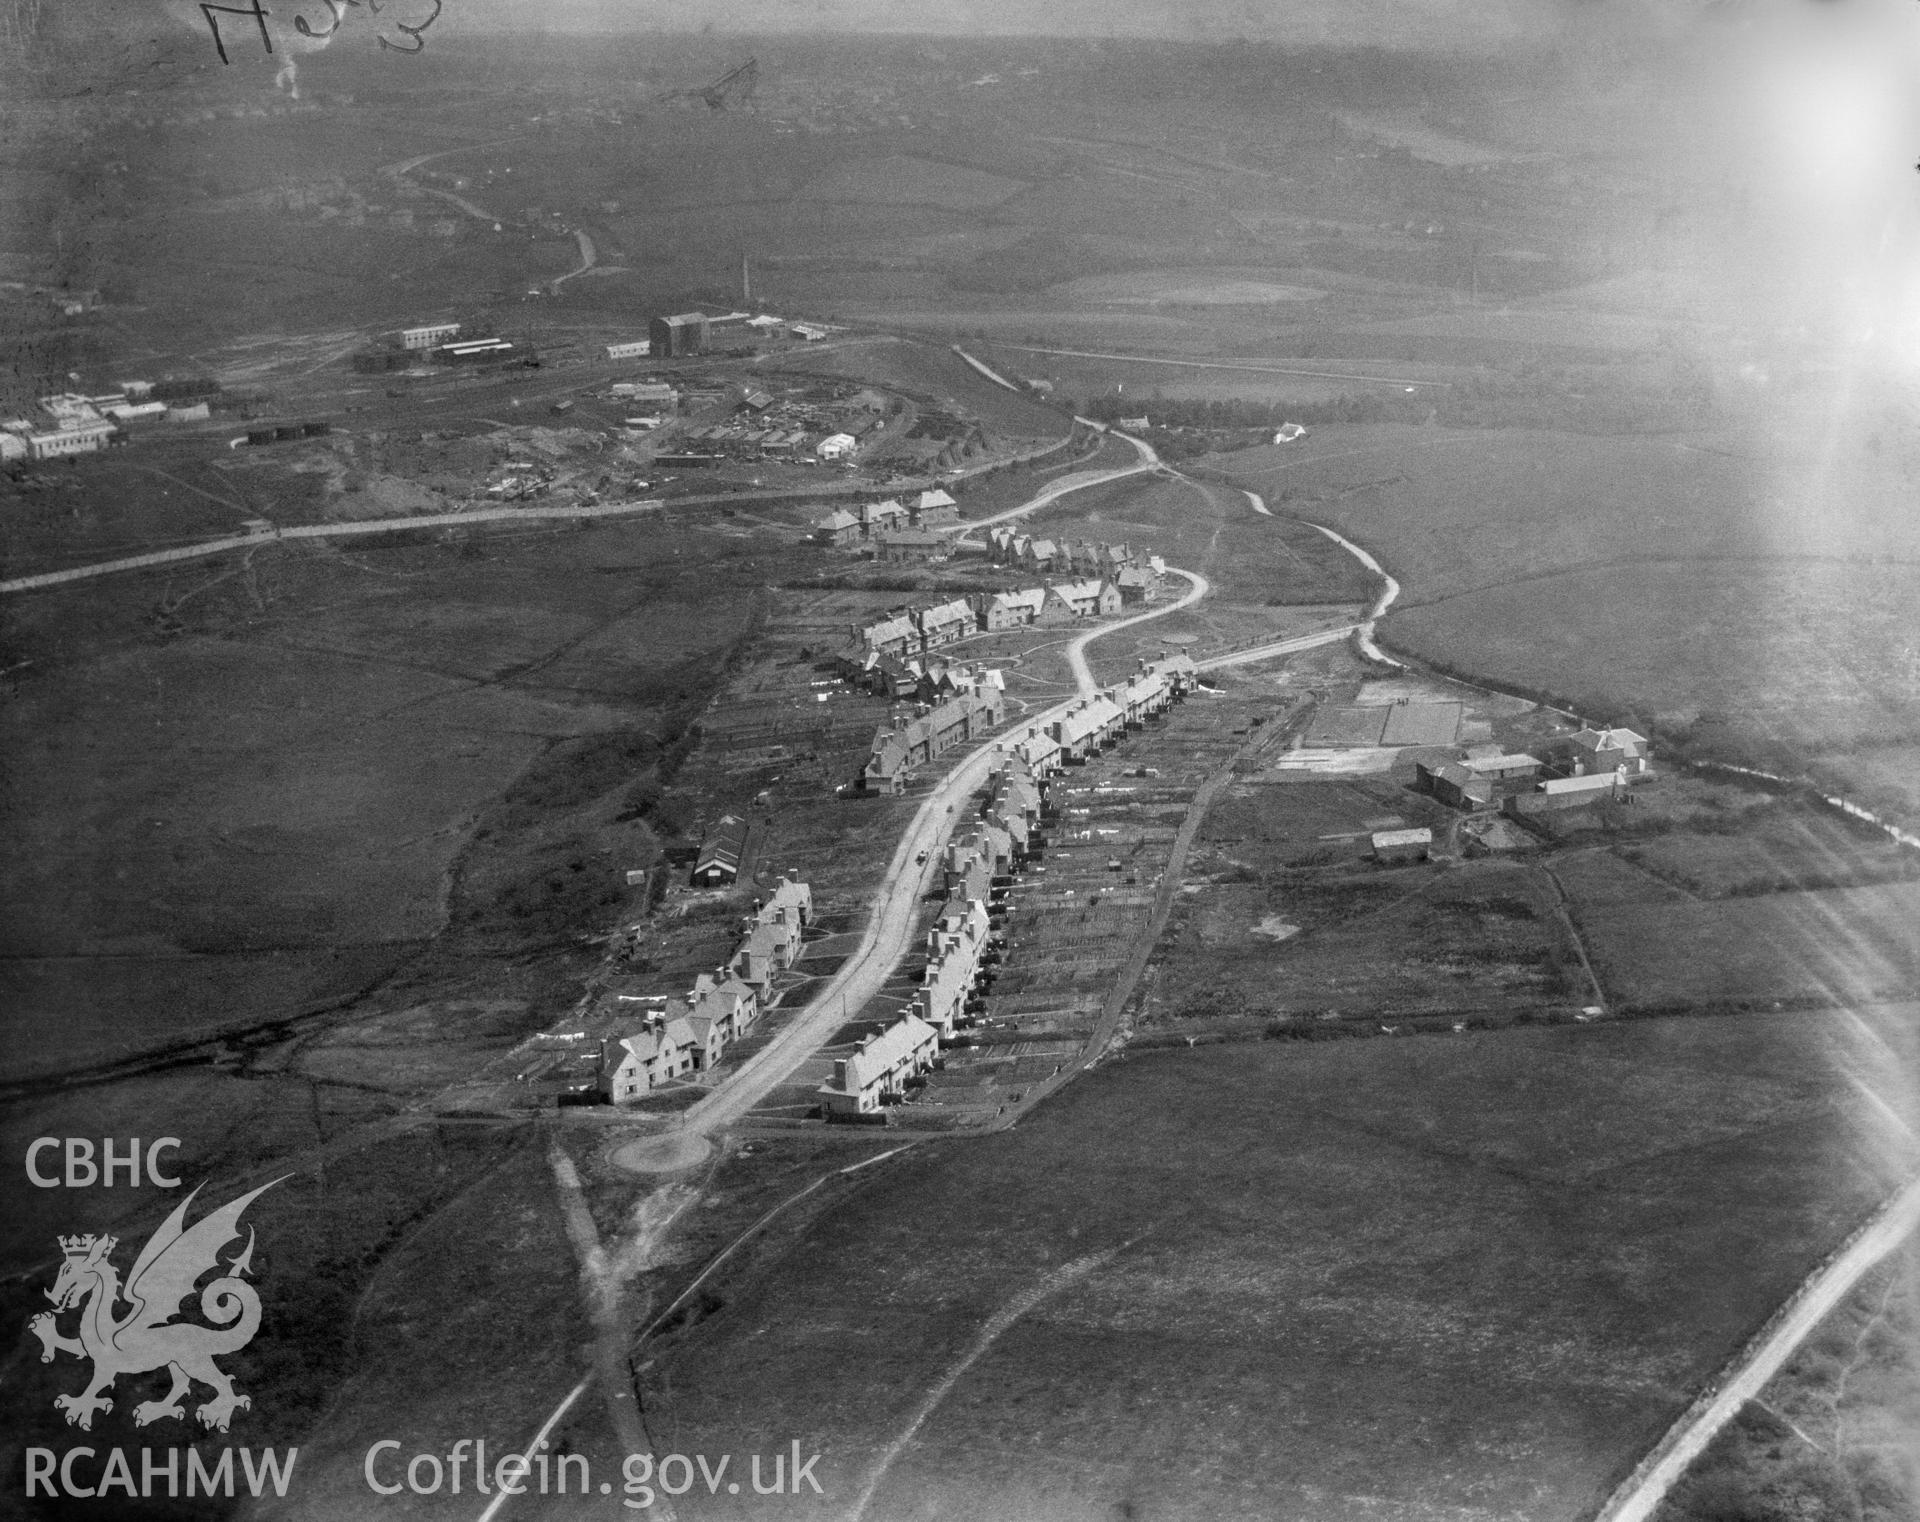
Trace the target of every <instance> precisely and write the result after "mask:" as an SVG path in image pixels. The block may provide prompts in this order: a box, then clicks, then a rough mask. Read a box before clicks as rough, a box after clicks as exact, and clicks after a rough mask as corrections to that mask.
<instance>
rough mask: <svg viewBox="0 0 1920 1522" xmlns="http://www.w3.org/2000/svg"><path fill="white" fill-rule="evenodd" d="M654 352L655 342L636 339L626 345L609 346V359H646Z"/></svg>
mask: <svg viewBox="0 0 1920 1522" xmlns="http://www.w3.org/2000/svg"><path fill="white" fill-rule="evenodd" d="M652 352H653V340H652V339H649V338H635V339H631V340H629V341H628V342H626V343H617V344H608V345H607V348H606V354H607V358H608V359H644V358H646V357H647V356H648V355H649V354H651V353H652Z"/></svg>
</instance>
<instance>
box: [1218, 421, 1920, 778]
mask: <svg viewBox="0 0 1920 1522" xmlns="http://www.w3.org/2000/svg"><path fill="white" fill-rule="evenodd" d="M1852 442H1857V441H1852ZM1794 447H1795V446H1793V445H1792V444H1790V443H1781V442H1780V441H1779V440H1778V439H1777V438H1776V439H1774V440H1771V441H1768V442H1766V443H1764V444H1762V443H1760V442H1758V441H1754V440H1746V441H1741V440H1737V439H1722V440H1718V441H1714V440H1701V441H1700V442H1699V443H1698V444H1695V443H1691V442H1687V441H1686V440H1684V439H1682V438H1674V439H1643V438H1594V437H1570V436H1567V435H1559V436H1552V435H1542V434H1534V433H1522V432H1517V431H1511V430H1493V431H1487V432H1480V433H1473V432H1461V431H1453V430H1440V429H1403V428H1393V427H1388V428H1371V429H1369V428H1360V429H1350V430H1349V429H1341V428H1338V427H1332V428H1324V429H1321V430H1319V431H1317V432H1316V434H1315V436H1314V437H1313V438H1312V439H1311V440H1310V441H1308V444H1307V446H1306V447H1304V448H1303V447H1302V446H1299V445H1293V446H1286V449H1285V450H1283V449H1273V450H1250V451H1243V452H1239V453H1235V454H1231V455H1222V456H1219V457H1217V459H1216V461H1215V463H1217V464H1219V465H1221V466H1222V467H1223V468H1225V469H1227V470H1228V471H1229V472H1230V473H1231V475H1232V476H1233V478H1234V479H1236V480H1241V481H1244V482H1246V484H1247V485H1248V486H1249V487H1251V488H1253V489H1255V490H1258V491H1261V492H1263V493H1265V494H1267V495H1268V496H1269V498H1270V500H1271V501H1272V503H1273V505H1274V506H1275V508H1276V510H1278V511H1283V512H1291V513H1297V514H1300V515H1301V516H1304V517H1307V518H1309V519H1312V520H1315V521H1320V522H1326V523H1329V524H1331V525H1332V526H1334V527H1337V528H1339V529H1340V530H1341V532H1343V533H1346V534H1348V535H1350V536H1351V537H1353V538H1355V539H1357V540H1358V541H1359V542H1360V543H1361V544H1363V545H1366V546H1368V547H1369V548H1371V549H1372V550H1373V551H1374V552H1375V553H1376V554H1378V555H1379V556H1380V557H1381V558H1382V560H1383V563H1384V564H1386V566H1387V567H1388V569H1389V570H1390V571H1392V573H1393V574H1394V575H1395V576H1396V577H1397V578H1399V580H1400V581H1401V582H1402V584H1403V587H1404V596H1403V598H1402V600H1401V603H1400V604H1399V605H1398V606H1397V607H1396V609H1395V610H1394V612H1393V613H1392V615H1391V616H1390V617H1389V618H1388V619H1387V621H1386V622H1385V624H1384V625H1383V626H1382V632H1383V635H1384V637H1385V638H1386V639H1387V640H1388V641H1389V642H1390V643H1392V644H1395V645H1397V646H1398V647H1399V648H1402V649H1404V650H1406V651H1407V652H1409V653H1410V654H1412V655H1414V656H1416V657H1418V658H1421V659H1424V660H1427V661H1430V662H1433V663H1434V664H1436V665H1438V666H1440V667H1441V668H1442V669H1449V670H1456V671H1467V672H1473V673H1475V674H1478V675H1481V676H1484V677H1486V678H1488V679H1490V680H1492V681H1494V682H1496V683H1501V684H1505V685H1508V686H1509V687H1511V688H1512V689H1514V690H1519V691H1525V692H1532V693H1550V694H1553V695H1555V696H1556V697H1557V698H1558V699H1559V700H1560V701H1562V702H1566V703H1569V704H1572V705H1574V706H1577V707H1579V708H1581V709H1583V710H1585V711H1588V712H1592V713H1595V714H1600V715H1608V714H1611V715H1615V716H1621V717H1626V718H1628V719H1629V721H1630V722H1631V721H1632V720H1633V719H1635V718H1637V719H1638V720H1639V721H1640V722H1642V723H1643V724H1644V725H1646V726H1650V727H1651V728H1652V730H1653V731H1654V732H1655V733H1656V734H1657V735H1658V736H1659V737H1661V738H1663V739H1666V740H1670V741H1675V742H1679V743H1681V744H1683V745H1685V746H1686V747H1687V748H1688V749H1689V750H1690V751H1693V752H1695V753H1698V754H1702V755H1710V756H1720V757H1724V758H1726V759H1732V760H1744V761H1746V762H1747V763H1748V764H1758V765H1762V766H1767V767H1771V768H1774V769H1784V770H1788V771H1793V772H1799V771H1804V770H1806V769H1807V768H1808V767H1809V766H1810V765H1821V766H1825V767H1826V768H1828V769H1829V770H1830V771H1832V773H1833V774H1834V775H1835V776H1842V777H1847V776H1850V775H1851V773H1850V772H1849V769H1848V762H1847V760H1846V758H1847V757H1848V756H1849V755H1850V754H1852V753H1854V752H1855V751H1864V752H1865V753H1866V754H1867V755H1871V754H1872V753H1873V752H1874V751H1876V750H1878V749H1880V748H1883V747H1887V746H1892V745H1898V744H1903V743H1904V742H1905V741H1906V739H1907V737H1909V736H1910V735H1911V734H1912V733H1913V732H1914V726H1915V724H1916V721H1917V720H1920V685H1916V677H1915V674H1914V672H1913V671H1912V670H1910V669H1909V667H1910V666H1911V664H1912V662H1911V650H1910V646H1911V643H1912V627H1913V625H1912V618H1911V614H1910V610H1911V608H1912V606H1913V605H1914V601H1915V598H1916V595H1917V594H1920V588H1916V586H1915V585H1914V584H1913V577H1912V572H1911V570H1910V567H1909V565H1908V564H1907V561H1908V560H1909V559H1910V558H1911V556H1912V553H1913V545H1912V544H1911V543H1910V540H1911V536H1912V535H1911V531H1912V518H1911V515H1910V514H1907V513H1905V512H1904V510H1902V509H1900V508H1898V507H1897V505H1896V503H1897V497H1898V493H1899V491H1900V490H1902V489H1903V488H1902V487H1901V486H1900V482H1901V480H1902V472H1903V471H1906V470H1909V469H1911V464H1910V463H1909V462H1908V458H1907V455H1906V454H1901V453H1898V452H1896V451H1893V450H1882V451H1879V452H1874V453H1869V452H1867V451H1864V450H1863V451H1862V452H1861V453H1860V454H1859V456H1858V457H1856V458H1851V459H1848V460H1847V461H1846V463H1845V464H1844V465H1843V466H1841V467H1839V468H1838V469H1837V470H1836V479H1835V480H1834V481H1832V482H1830V483H1828V485H1829V488H1830V489H1831V490H1832V491H1833V492H1834V495H1832V496H1830V497H1822V498H1820V499H1818V500H1819V501H1820V502H1821V503H1822V504H1823V505H1822V506H1821V507H1820V509H1819V511H1818V512H1817V513H1816V512H1815V511H1814V510H1813V509H1812V507H1811V505H1810V504H1811V502H1812V501H1813V500H1814V498H1813V496H1812V493H1813V491H1814V490H1815V488H1814V487H1813V486H1812V485H1811V484H1809V483H1807V482H1806V481H1805V480H1804V479H1802V478H1803V476H1804V466H1805V462H1804V461H1803V460H1799V459H1797V458H1796V457H1795V455H1794V454H1793V449H1794ZM1902 449H1903V450H1907V451H1909V452H1910V446H1909V445H1903V446H1902ZM1286 450H1293V451H1296V452H1294V453H1287V452H1286ZM1896 454H1898V457H1897V458H1896ZM1840 481H1844V482H1845V483H1846V485H1845V488H1844V494H1841V488H1840V486H1839V482H1840ZM1681 650H1684V651H1685V652H1686V659H1684V660H1679V659H1676V658H1675V652H1676V651H1681ZM1888 771H1889V769H1885V768H1883V769H1882V770H1881V772H1880V774H1879V775H1877V776H1876V777H1875V778H1874V779H1873V782H1872V783H1871V784H1870V786H1871V789H1872V795H1873V796H1874V797H1875V798H1877V799H1879V800H1882V801H1883V803H1884V804H1885V805H1886V806H1889V807H1894V808H1895V809H1896V812H1910V811H1911V810H1912V809H1913V808H1915V807H1920V802H1917V801H1916V797H1915V794H1914V792H1913V790H1912V788H1911V786H1910V785H1909V784H1908V783H1907V781H1906V779H1905V778H1904V777H1901V776H1900V775H1898V774H1897V773H1895V774H1893V775H1888Z"/></svg>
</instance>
